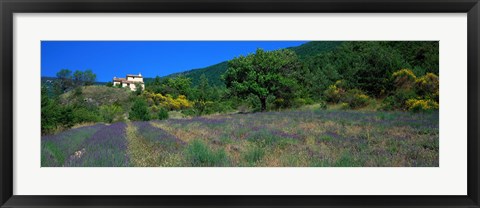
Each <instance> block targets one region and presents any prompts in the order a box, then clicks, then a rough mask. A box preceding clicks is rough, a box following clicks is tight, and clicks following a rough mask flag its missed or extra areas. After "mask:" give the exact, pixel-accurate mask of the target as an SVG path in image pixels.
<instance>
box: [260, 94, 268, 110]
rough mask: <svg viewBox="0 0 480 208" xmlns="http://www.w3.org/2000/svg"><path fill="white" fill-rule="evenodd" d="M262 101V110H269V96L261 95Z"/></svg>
mask: <svg viewBox="0 0 480 208" xmlns="http://www.w3.org/2000/svg"><path fill="white" fill-rule="evenodd" d="M260 103H261V104H262V112H265V111H266V110H267V98H266V97H260Z"/></svg>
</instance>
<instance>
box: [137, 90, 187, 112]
mask: <svg viewBox="0 0 480 208" xmlns="http://www.w3.org/2000/svg"><path fill="white" fill-rule="evenodd" d="M144 96H145V97H146V98H147V102H148V103H149V104H150V105H158V106H161V107H163V108H166V109H169V110H182V109H187V108H191V107H192V106H193V102H192V101H189V100H188V99H187V97H186V96H185V95H179V96H178V97H177V98H173V97H172V96H171V95H169V94H166V95H162V94H160V93H152V92H148V91H146V92H144Z"/></svg>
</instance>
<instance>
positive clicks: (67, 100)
mask: <svg viewBox="0 0 480 208" xmlns="http://www.w3.org/2000/svg"><path fill="white" fill-rule="evenodd" d="M75 93H77V92H75V90H72V91H69V92H66V93H64V94H62V95H61V96H60V102H61V103H62V104H64V105H67V104H81V103H86V104H88V105H94V106H101V105H111V104H114V103H118V104H124V103H128V100H129V98H130V94H131V93H130V91H128V90H125V89H123V88H115V87H107V86H95V85H93V86H86V87H82V91H81V95H80V96H79V95H78V94H75Z"/></svg>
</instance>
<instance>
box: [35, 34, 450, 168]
mask: <svg viewBox="0 0 480 208" xmlns="http://www.w3.org/2000/svg"><path fill="white" fill-rule="evenodd" d="M40 59H41V77H38V78H39V79H41V86H40V89H38V88H36V87H35V90H41V132H39V133H40V134H41V146H40V148H41V150H40V154H41V155H40V160H41V162H40V164H41V167H42V168H44V167H45V168H47V167H59V168H61V167H212V168H213V167H230V168H235V167H237V168H247V167H310V168H322V167H439V145H440V144H439V106H440V103H439V94H440V93H439V88H440V87H439V84H440V83H439V76H440V75H439V41H411V40H408V41H403V40H398V41H383V40H379V41H353V40H352V41H324V40H321V41H320V40H271V41H269V40H261V41H260V40H259V41H251V40H248V41H246V40H229V41H225V40H218V41H210V40H209V41H206V40H198V41H196V40H184V41H170V40H168V41H167V40H154V41H140V40H137V41H130V40H125V41H117V40H115V41H113V40H112V41H108V40H102V41H90V40H89V41H76V40H71V41H70V40H69V41H65V40H58V41H57V40H48V41H47V40H44V41H41V58H40ZM442 72H443V71H442ZM445 76H446V77H447V75H446V74H445ZM37 92H38V91H37ZM445 106H447V105H445ZM35 134H36V133H35ZM37 141H38V140H37ZM442 141H443V140H442ZM37 161H38V160H37Z"/></svg>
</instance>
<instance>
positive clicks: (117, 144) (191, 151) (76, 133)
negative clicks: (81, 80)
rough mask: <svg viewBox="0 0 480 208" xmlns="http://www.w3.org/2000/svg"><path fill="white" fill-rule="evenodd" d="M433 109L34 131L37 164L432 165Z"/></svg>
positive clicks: (435, 143)
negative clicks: (38, 152)
mask: <svg viewBox="0 0 480 208" xmlns="http://www.w3.org/2000/svg"><path fill="white" fill-rule="evenodd" d="M438 120H439V115H438V112H433V113H425V114H423V113H421V114H413V113H408V112H363V111H336V110H292V111H284V112H263V113H251V114H230V115H215V116H203V117H195V118H189V119H167V120H162V121H158V120H157V121H145V122H139V121H137V122H119V123H114V124H110V125H107V124H97V125H93V126H87V127H80V128H75V129H70V130H67V131H64V132H62V133H59V134H56V135H48V136H43V137H42V145H41V148H42V151H41V152H42V155H41V164H42V167H64V166H65V167H68V166H74V167H167V166H168V167H377V166H380V167H438V166H439V126H438Z"/></svg>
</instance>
